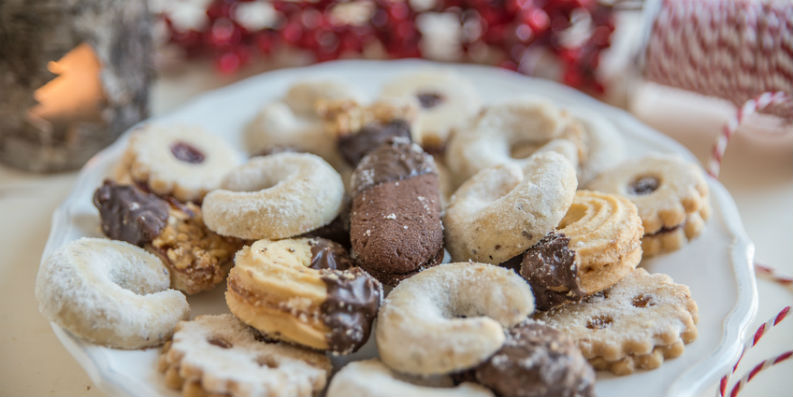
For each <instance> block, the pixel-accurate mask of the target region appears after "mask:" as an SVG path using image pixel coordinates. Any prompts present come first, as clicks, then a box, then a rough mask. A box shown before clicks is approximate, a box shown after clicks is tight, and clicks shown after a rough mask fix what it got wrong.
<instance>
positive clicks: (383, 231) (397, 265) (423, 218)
mask: <svg viewBox="0 0 793 397" xmlns="http://www.w3.org/2000/svg"><path fill="white" fill-rule="evenodd" d="M352 190H353V195H354V196H353V205H352V213H351V215H350V239H351V242H352V249H353V255H354V257H355V259H356V261H357V263H358V264H359V265H360V266H361V267H363V268H364V269H366V270H367V271H370V272H371V273H372V275H374V276H375V277H378V279H380V280H381V281H382V282H384V283H386V284H394V283H395V282H396V281H398V280H399V279H401V278H404V277H405V276H407V275H409V274H411V273H414V272H416V271H420V270H421V269H423V268H426V267H429V266H433V265H436V264H438V263H440V260H441V259H442V258H443V226H442V224H441V206H440V191H439V181H438V173H437V170H436V168H435V162H434V160H433V159H432V156H430V155H428V154H426V153H424V151H423V150H422V149H421V148H420V147H419V146H418V145H415V144H412V143H410V141H408V140H406V139H393V140H391V141H389V142H388V143H386V144H384V145H382V146H380V147H378V148H377V149H375V150H374V151H372V152H370V153H369V154H368V155H367V156H366V157H364V158H363V160H361V162H360V163H359V165H358V167H357V168H356V169H355V172H354V173H353V177H352Z"/></svg>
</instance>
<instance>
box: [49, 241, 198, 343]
mask: <svg viewBox="0 0 793 397" xmlns="http://www.w3.org/2000/svg"><path fill="white" fill-rule="evenodd" d="M170 284H171V280H170V277H169V276H168V269H167V268H166V267H165V266H163V264H162V262H160V260H159V259H158V258H157V257H156V256H154V255H152V254H150V253H148V252H146V251H145V250H144V249H142V248H139V247H136V246H134V245H132V244H129V243H125V242H123V241H113V240H108V239H103V238H81V239H79V240H75V241H72V242H69V243H67V244H66V245H64V246H63V247H61V248H59V249H58V250H56V251H55V252H54V253H52V254H51V255H50V256H48V257H47V258H45V259H44V261H42V263H41V267H40V268H39V273H38V276H37V277H36V298H37V299H38V301H39V311H41V313H42V314H44V315H45V316H46V317H47V318H48V319H49V320H50V321H54V322H55V323H57V324H58V325H60V326H61V327H63V328H65V329H66V330H67V331H69V332H71V333H72V334H73V335H75V336H77V337H79V338H82V339H85V340H87V341H89V342H93V343H98V344H101V345H105V346H109V347H113V348H118V349H140V348H145V347H152V346H157V345H160V344H162V343H163V342H165V341H166V340H167V339H168V338H170V336H171V334H172V333H173V329H174V327H175V326H176V324H177V323H178V322H179V321H180V320H183V319H185V318H187V316H188V314H189V312H190V307H189V306H188V305H187V300H186V299H185V296H184V295H183V294H182V293H181V292H179V291H176V290H172V289H168V286H169V285H170Z"/></svg>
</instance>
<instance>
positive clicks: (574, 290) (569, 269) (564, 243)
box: [520, 232, 584, 310]
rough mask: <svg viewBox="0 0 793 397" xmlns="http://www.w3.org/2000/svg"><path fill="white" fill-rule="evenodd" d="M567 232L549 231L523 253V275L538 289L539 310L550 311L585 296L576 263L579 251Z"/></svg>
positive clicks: (537, 303) (536, 295)
mask: <svg viewBox="0 0 793 397" xmlns="http://www.w3.org/2000/svg"><path fill="white" fill-rule="evenodd" d="M569 244H570V239H569V238H567V237H566V236H565V235H564V234H556V233H554V232H550V233H548V234H547V235H546V236H545V237H543V238H542V240H540V241H538V242H537V244H534V245H533V246H532V247H531V248H529V249H528V250H527V251H526V253H525V254H524V255H523V261H522V262H521V266H520V275H521V276H523V278H525V279H526V280H527V281H528V282H529V284H531V289H532V290H533V291H534V302H535V305H536V307H537V309H538V310H548V309H550V308H552V307H554V306H557V305H560V304H562V303H564V302H567V301H578V300H581V298H582V297H583V296H584V291H582V290H581V286H580V279H579V277H578V266H577V265H576V264H575V251H573V250H571V249H570V248H569Z"/></svg>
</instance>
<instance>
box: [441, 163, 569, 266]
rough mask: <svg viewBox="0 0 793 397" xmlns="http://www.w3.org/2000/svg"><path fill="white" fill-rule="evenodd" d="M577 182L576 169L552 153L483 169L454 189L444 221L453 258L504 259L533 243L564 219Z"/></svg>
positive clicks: (519, 252)
mask: <svg viewBox="0 0 793 397" xmlns="http://www.w3.org/2000/svg"><path fill="white" fill-rule="evenodd" d="M577 186H578V183H577V180H576V175H575V169H574V168H573V166H572V165H571V164H570V162H569V161H568V160H567V159H565V158H564V157H563V156H562V155H560V154H558V153H555V152H543V153H537V154H535V155H532V156H531V157H529V158H528V159H527V161H526V163H525V165H524V167H523V169H520V168H518V167H516V166H515V165H512V164H503V165H499V166H496V167H493V168H489V169H485V170H482V171H481V172H479V173H478V174H476V175H475V176H473V177H472V178H470V179H469V180H468V181H467V182H466V183H464V184H463V185H462V186H460V188H459V189H457V191H456V192H455V193H454V195H453V196H452V198H451V201H450V202H449V205H448V206H447V207H446V214H445V215H444V218H443V225H444V226H445V228H446V248H447V249H448V250H449V254H451V256H452V259H454V260H455V261H465V260H473V261H479V262H487V263H495V264H498V263H502V262H505V261H507V260H509V259H511V258H513V257H514V256H516V255H519V254H521V253H523V252H524V251H525V250H526V249H528V248H529V247H531V246H532V245H534V244H535V243H537V242H538V241H539V240H540V239H541V238H542V237H543V236H545V235H546V234H547V233H549V232H550V231H552V230H553V229H554V227H556V225H557V224H558V223H559V221H561V220H562V218H563V217H564V215H565V213H566V212H567V209H568V207H570V204H571V203H572V202H573V197H574V196H575V190H576V187H577Z"/></svg>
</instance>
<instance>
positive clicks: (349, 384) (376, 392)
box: [328, 359, 493, 397]
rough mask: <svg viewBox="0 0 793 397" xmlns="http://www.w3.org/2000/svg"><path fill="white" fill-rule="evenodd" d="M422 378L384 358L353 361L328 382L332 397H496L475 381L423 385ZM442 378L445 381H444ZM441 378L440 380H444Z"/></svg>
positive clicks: (448, 380) (329, 396)
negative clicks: (401, 370)
mask: <svg viewBox="0 0 793 397" xmlns="http://www.w3.org/2000/svg"><path fill="white" fill-rule="evenodd" d="M416 380H422V379H420V378H418V379H411V377H408V376H405V375H402V374H398V373H396V372H394V371H392V370H391V369H389V368H388V367H386V366H385V365H383V363H382V362H380V360H377V359H371V360H363V361H353V362H351V363H349V364H347V365H345V366H344V368H342V369H341V370H340V371H339V372H337V373H336V375H334V376H333V379H332V380H331V381H330V386H328V397H348V396H360V397H375V396H377V397H403V396H415V397H443V396H446V397H452V396H463V397H492V396H493V393H492V392H491V391H490V390H488V389H486V388H484V387H482V386H479V385H477V384H475V383H470V382H466V383H462V384H459V385H457V386H454V385H452V384H451V380H450V379H448V377H446V379H443V380H446V381H447V382H443V383H446V384H445V385H439V386H435V385H432V386H430V385H423V384H417V383H414V382H415V381H416ZM443 380H441V382H442V381H443ZM441 382H437V383H441Z"/></svg>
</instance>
